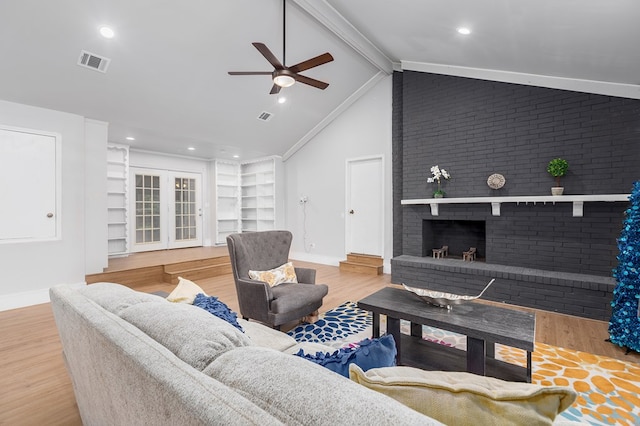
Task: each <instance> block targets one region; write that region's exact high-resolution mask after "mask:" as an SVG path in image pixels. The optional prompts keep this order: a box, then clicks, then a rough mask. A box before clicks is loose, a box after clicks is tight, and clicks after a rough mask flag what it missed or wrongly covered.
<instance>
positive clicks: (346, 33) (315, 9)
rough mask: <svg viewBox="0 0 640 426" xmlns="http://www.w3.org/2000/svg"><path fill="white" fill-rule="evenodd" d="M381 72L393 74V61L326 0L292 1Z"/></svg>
mask: <svg viewBox="0 0 640 426" xmlns="http://www.w3.org/2000/svg"><path fill="white" fill-rule="evenodd" d="M292 1H293V2H294V3H295V4H297V5H298V6H299V7H300V8H302V9H303V10H304V11H305V12H307V13H308V14H309V15H311V16H312V17H313V18H315V19H316V20H317V21H318V22H319V23H320V24H322V25H323V26H325V27H326V28H327V29H328V30H329V31H331V32H332V33H334V34H335V35H336V36H338V38H340V39H341V40H342V41H344V42H345V43H346V44H347V45H348V46H350V47H351V48H352V49H353V50H355V51H356V52H358V54H360V56H362V57H363V58H365V59H366V60H368V61H369V62H371V63H372V64H373V65H374V66H375V67H377V68H378V69H379V70H380V71H382V72H384V73H385V74H387V75H389V74H391V73H393V64H392V62H391V60H390V59H389V58H388V57H387V56H386V55H385V54H384V53H382V51H381V50H380V49H378V48H377V47H376V46H375V45H374V44H373V43H371V42H370V41H369V39H368V38H366V37H365V36H364V35H362V33H361V32H360V31H358V30H357V29H356V28H355V27H354V26H353V25H351V23H350V22H349V21H347V20H346V19H345V18H344V17H343V16H342V15H341V14H340V13H338V11H337V10H335V9H334V8H333V7H332V6H331V5H330V4H329V3H327V2H326V1H325V0H292Z"/></svg>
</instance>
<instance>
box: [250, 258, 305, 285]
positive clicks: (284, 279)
mask: <svg viewBox="0 0 640 426" xmlns="http://www.w3.org/2000/svg"><path fill="white" fill-rule="evenodd" d="M249 278H251V279H252V280H258V281H264V282H266V283H267V284H269V286H270V287H275V286H277V285H278V284H282V283H297V282H298V277H297V276H296V270H295V268H294V267H293V263H291V262H287V263H285V264H284V265H281V266H278V267H277V268H275V269H271V270H269V271H249Z"/></svg>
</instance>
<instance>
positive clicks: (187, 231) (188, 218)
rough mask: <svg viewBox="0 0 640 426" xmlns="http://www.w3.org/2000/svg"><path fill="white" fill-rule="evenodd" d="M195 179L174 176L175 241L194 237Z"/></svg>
mask: <svg viewBox="0 0 640 426" xmlns="http://www.w3.org/2000/svg"><path fill="white" fill-rule="evenodd" d="M195 194H196V181H195V179H189V178H175V212H176V241H185V240H194V239H196V196H195Z"/></svg>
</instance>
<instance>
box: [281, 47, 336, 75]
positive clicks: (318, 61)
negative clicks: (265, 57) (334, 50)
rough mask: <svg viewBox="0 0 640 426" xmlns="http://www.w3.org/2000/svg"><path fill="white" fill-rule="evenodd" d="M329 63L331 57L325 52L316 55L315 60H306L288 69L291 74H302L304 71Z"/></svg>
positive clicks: (331, 59)
mask: <svg viewBox="0 0 640 426" xmlns="http://www.w3.org/2000/svg"><path fill="white" fill-rule="evenodd" d="M331 61H333V56H331V54H330V53H329V52H327V53H323V54H322V55H318V56H316V57H315V58H311V59H307V60H306V61H303V62H300V63H299V64H295V65H293V66H291V67H289V70H290V71H293V72H302V71H304V70H308V69H309V68H313V67H317V66H320V65H323V64H326V63H327V62H331Z"/></svg>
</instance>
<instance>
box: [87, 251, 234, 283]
mask: <svg viewBox="0 0 640 426" xmlns="http://www.w3.org/2000/svg"><path fill="white" fill-rule="evenodd" d="M230 273H231V261H230V259H229V255H223V256H214V257H207V258H202V259H195V260H187V261H182V262H175V263H169V264H165V265H155V266H144V267H132V268H128V269H123V270H118V271H109V272H102V273H99V274H91V275H87V276H85V281H86V282H87V284H93V283H97V282H103V281H104V282H113V283H118V284H123V285H126V286H128V287H131V288H136V286H145V285H149V284H157V283H162V282H165V283H168V284H174V285H175V284H178V277H183V278H186V279H188V280H192V281H195V280H201V279H205V278H212V277H216V276H219V275H226V274H230Z"/></svg>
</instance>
